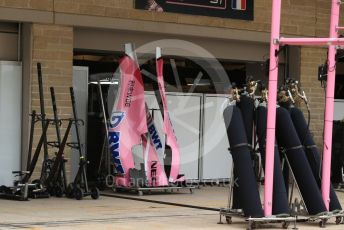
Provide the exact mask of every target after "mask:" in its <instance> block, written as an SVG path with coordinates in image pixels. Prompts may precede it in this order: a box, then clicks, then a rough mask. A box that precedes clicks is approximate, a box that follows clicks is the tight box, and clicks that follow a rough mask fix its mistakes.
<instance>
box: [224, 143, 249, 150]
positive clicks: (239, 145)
mask: <svg viewBox="0 0 344 230" xmlns="http://www.w3.org/2000/svg"><path fill="white" fill-rule="evenodd" d="M241 147H248V148H252V145H249V144H247V143H241V144H237V145H234V146H232V147H230V148H228V150H229V151H231V150H233V149H237V148H241Z"/></svg>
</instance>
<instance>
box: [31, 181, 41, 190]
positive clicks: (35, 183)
mask: <svg viewBox="0 0 344 230" xmlns="http://www.w3.org/2000/svg"><path fill="white" fill-rule="evenodd" d="M31 183H32V184H34V185H35V186H36V189H39V188H41V187H42V185H41V180H39V179H36V180H33V181H32V182H31Z"/></svg>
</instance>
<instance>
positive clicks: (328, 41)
mask: <svg viewBox="0 0 344 230" xmlns="http://www.w3.org/2000/svg"><path fill="white" fill-rule="evenodd" d="M278 42H279V44H280V45H294V46H331V45H334V46H336V45H343V44H344V38H280V39H279V41H278Z"/></svg>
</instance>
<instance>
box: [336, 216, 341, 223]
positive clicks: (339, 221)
mask: <svg viewBox="0 0 344 230" xmlns="http://www.w3.org/2000/svg"><path fill="white" fill-rule="evenodd" d="M341 223H342V217H340V216H338V217H336V224H337V225H338V224H341Z"/></svg>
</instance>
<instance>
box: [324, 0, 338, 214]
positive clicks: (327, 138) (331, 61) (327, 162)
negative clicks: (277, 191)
mask: <svg viewBox="0 0 344 230" xmlns="http://www.w3.org/2000/svg"><path fill="white" fill-rule="evenodd" d="M339 8H340V2H339V1H338V0H332V9H331V24H330V38H337V37H338V34H337V26H338V22H339ZM336 53H337V51H336V47H335V46H334V45H331V46H329V49H328V73H327V74H328V75H327V88H326V105H325V124H324V150H323V163H322V184H321V191H322V196H323V200H324V203H325V205H326V208H327V210H329V205H330V183H331V182H330V179H331V178H330V177H331V152H332V128H333V110H334V101H333V99H334V87H335V80H336Z"/></svg>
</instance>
